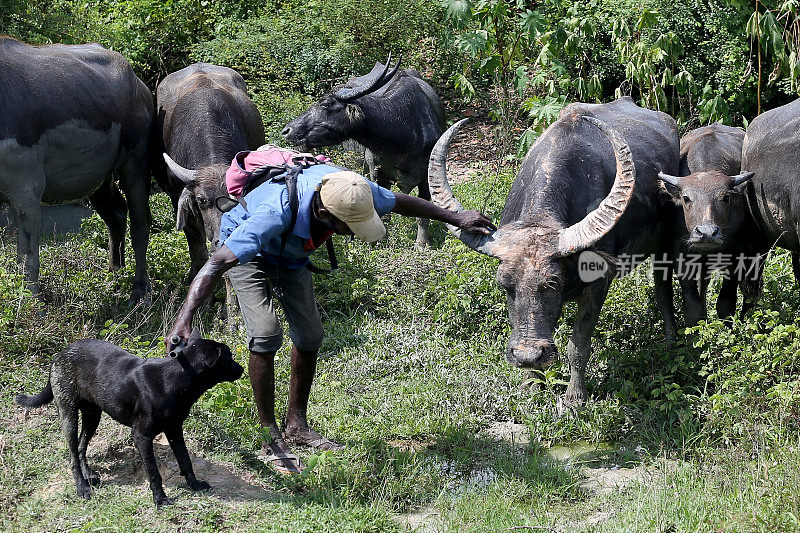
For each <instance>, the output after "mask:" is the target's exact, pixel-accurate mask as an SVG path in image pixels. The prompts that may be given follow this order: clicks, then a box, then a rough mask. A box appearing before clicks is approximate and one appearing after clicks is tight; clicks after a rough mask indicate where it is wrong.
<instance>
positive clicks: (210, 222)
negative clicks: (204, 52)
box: [156, 63, 264, 277]
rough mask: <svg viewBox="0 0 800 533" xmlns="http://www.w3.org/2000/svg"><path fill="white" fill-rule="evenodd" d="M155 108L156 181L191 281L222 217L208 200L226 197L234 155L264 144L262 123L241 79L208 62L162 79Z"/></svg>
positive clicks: (213, 239) (213, 243)
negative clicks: (183, 243) (169, 207)
mask: <svg viewBox="0 0 800 533" xmlns="http://www.w3.org/2000/svg"><path fill="white" fill-rule="evenodd" d="M156 106H157V109H158V115H157V126H156V129H157V134H158V135H159V136H160V138H161V149H162V150H163V152H165V153H164V154H163V161H161V162H160V164H159V165H158V166H156V169H158V171H157V172H156V179H157V181H158V183H159V186H161V187H162V188H163V189H164V190H165V191H166V192H167V194H168V195H169V197H170V199H171V200H172V204H173V207H174V208H175V211H176V218H177V223H176V226H177V228H178V229H183V231H184V233H185V234H186V240H187V241H188V243H189V256H190V258H191V262H192V266H191V271H190V273H189V275H190V277H194V274H196V273H197V271H198V270H199V269H200V268H201V267H202V266H203V264H205V262H206V260H207V259H208V249H207V247H206V240H208V241H210V242H211V244H212V248H213V249H216V247H217V242H218V239H219V223H220V219H221V217H222V213H220V211H219V210H217V209H216V208H215V207H214V200H215V199H216V198H218V197H220V196H227V191H226V189H225V171H226V170H227V169H228V167H229V166H230V164H231V161H232V160H233V158H234V156H235V155H236V154H237V152H241V151H244V150H255V149H256V148H258V147H259V146H260V145H262V144H264V124H263V122H262V121H261V115H260V114H259V112H258V109H257V108H256V106H255V105H254V104H253V102H252V101H251V100H250V98H249V97H248V96H247V86H246V85H245V82H244V79H243V78H242V76H241V75H239V73H237V72H236V71H234V70H232V69H229V68H227V67H220V66H217V65H212V64H209V63H195V64H193V65H189V66H188V67H186V68H183V69H181V70H179V71H177V72H173V73H171V74H169V75H168V76H167V77H166V78H164V79H163V80H162V81H161V83H159V84H158V88H157V89H156ZM161 155H162V153H161V151H159V152H158V154H157V157H158V159H161ZM164 161H165V162H166V166H164Z"/></svg>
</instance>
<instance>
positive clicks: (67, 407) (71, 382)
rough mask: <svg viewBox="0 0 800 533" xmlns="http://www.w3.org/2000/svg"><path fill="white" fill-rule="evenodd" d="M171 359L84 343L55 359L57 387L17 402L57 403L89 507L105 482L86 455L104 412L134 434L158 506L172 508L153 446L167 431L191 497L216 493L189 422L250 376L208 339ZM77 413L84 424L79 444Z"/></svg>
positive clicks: (74, 471) (224, 348) (50, 386)
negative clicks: (193, 445)
mask: <svg viewBox="0 0 800 533" xmlns="http://www.w3.org/2000/svg"><path fill="white" fill-rule="evenodd" d="M194 336H195V335H192V337H194ZM197 337H199V335H197ZM170 355H173V357H170V358H163V359H142V358H139V357H136V356H135V355H133V354H131V353H129V352H126V351H125V350H123V349H122V348H119V347H118V346H114V345H113V344H110V343H108V342H104V341H100V340H95V339H86V340H82V341H78V342H75V343H73V344H70V345H69V346H67V347H66V348H65V349H64V350H63V351H61V352H59V353H58V354H56V355H55V356H54V357H53V365H52V367H51V368H50V379H49V380H48V383H47V386H46V387H45V388H44V390H43V391H42V392H40V393H39V394H37V395H36V396H27V395H25V394H20V395H19V396H17V398H16V400H17V403H18V404H20V405H22V406H25V407H40V406H42V405H45V404H47V403H50V402H51V401H52V400H53V399H54V398H55V401H56V405H57V406H58V412H59V417H60V418H61V429H62V431H63V433H64V436H65V437H66V439H67V446H68V447H69V454H70V465H71V467H72V474H73V475H74V476H75V484H76V486H77V488H78V495H80V496H82V497H83V498H86V499H89V498H90V497H91V495H92V489H91V487H90V485H96V484H97V483H98V482H99V481H100V479H99V477H98V476H97V474H96V473H94V472H93V471H92V470H91V469H90V468H89V465H88V464H87V463H86V448H87V446H88V445H89V441H90V440H91V438H92V437H93V436H94V434H95V431H97V425H98V424H99V423H100V415H101V413H102V411H105V412H106V413H108V414H109V415H110V416H111V418H113V419H114V420H116V421H117V422H119V423H120V424H124V425H126V426H129V427H130V428H131V433H132V434H133V441H134V443H135V444H136V448H137V449H138V450H139V454H140V455H141V456H142V461H143V462H144V467H145V470H146V471H147V477H148V478H149V479H150V489H151V490H152V491H153V501H155V503H156V505H157V506H159V507H160V506H162V505H170V504H172V500H171V499H169V498H167V495H166V494H165V493H164V487H163V486H162V483H161V474H159V472H158V467H157V466H156V460H155V456H154V455H153V438H155V436H156V435H158V434H159V433H161V432H162V431H163V432H164V434H165V435H166V436H167V440H168V441H169V444H170V446H171V447H172V451H173V452H174V453H175V458H176V459H177V460H178V465H179V467H180V472H181V475H183V476H184V477H185V478H186V482H187V483H188V484H189V486H190V487H191V488H192V490H208V489H209V488H211V487H210V485H209V484H208V483H206V482H205V481H198V480H197V478H196V477H194V471H193V470H192V461H191V459H190V458H189V453H188V451H187V450H186V443H185V442H184V440H183V421H184V420H185V419H186V417H187V416H188V415H189V410H190V409H191V408H192V405H193V404H194V403H195V402H196V401H197V400H198V398H200V396H201V395H202V394H203V393H204V392H205V391H207V390H208V389H210V388H211V387H213V386H214V385H216V384H217V383H222V382H223V381H235V380H237V379H239V378H240V377H241V376H242V373H243V372H244V369H243V368H242V367H241V365H239V364H238V363H236V362H235V361H234V360H233V357H232V356H231V351H230V349H229V348H228V347H227V346H226V345H224V344H221V343H219V342H215V341H212V340H207V339H199V338H198V339H197V340H194V341H192V339H191V338H190V342H189V345H188V346H187V347H185V348H183V349H182V350H173V351H172V352H171V353H170ZM78 411H80V413H81V415H82V417H83V424H82V427H81V433H80V441H79V439H78Z"/></svg>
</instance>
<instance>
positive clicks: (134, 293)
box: [128, 281, 151, 305]
mask: <svg viewBox="0 0 800 533" xmlns="http://www.w3.org/2000/svg"><path fill="white" fill-rule="evenodd" d="M150 291H151V287H150V283H149V282H147V281H137V282H135V283H134V284H133V290H131V297H130V299H129V300H128V305H133V304H136V303H139V302H140V301H141V300H144V303H150Z"/></svg>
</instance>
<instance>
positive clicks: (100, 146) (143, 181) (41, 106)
mask: <svg viewBox="0 0 800 533" xmlns="http://www.w3.org/2000/svg"><path fill="white" fill-rule="evenodd" d="M152 126H153V95H152V93H151V92H150V90H149V89H148V88H147V87H146V86H145V84H144V83H142V81H141V80H140V79H139V78H137V77H136V75H135V74H134V73H133V69H132V68H131V66H130V64H129V63H128V62H127V61H126V60H125V58H123V57H122V56H121V55H120V54H118V53H117V52H112V51H110V50H106V49H105V48H103V47H102V46H100V45H99V44H94V43H93V44H84V45H61V44H54V45H46V46H31V45H28V44H24V43H21V42H19V41H17V40H15V39H12V38H10V37H2V36H0V198H2V200H3V201H4V202H7V203H8V204H10V206H11V208H12V210H13V212H14V215H15V217H16V222H17V228H18V229H17V250H18V253H19V258H20V263H21V264H23V265H24V271H25V277H26V279H27V281H28V285H29V287H30V288H31V290H32V292H34V293H36V292H38V290H39V234H40V231H41V204H42V203H45V204H48V203H53V204H58V203H67V202H72V201H74V200H79V199H81V198H86V197H88V198H89V201H90V202H91V204H92V207H94V209H95V210H96V211H97V213H98V214H99V215H100V217H101V218H102V219H103V221H104V222H105V223H106V225H107V226H108V230H109V241H108V248H109V264H110V267H111V268H112V269H118V268H120V267H122V266H123V261H124V257H125V253H124V247H125V226H126V220H127V215H128V213H130V217H131V240H132V241H133V251H134V256H135V258H136V270H135V276H134V284H133V292H132V295H131V297H132V299H136V298H139V297H141V296H142V295H144V293H145V292H146V291H147V289H148V281H147V263H146V261H147V258H146V256H147V242H148V238H149V233H150V230H149V224H150V208H149V204H148V195H149V191H150V176H149V170H148V151H149V147H150V133H151V130H152ZM115 177H116V178H117V179H118V183H119V186H120V188H121V189H122V191H123V192H124V193H125V198H123V196H122V194H120V190H119V189H118V188H117V183H116V182H115V180H114V178H115ZM126 199H127V202H126Z"/></svg>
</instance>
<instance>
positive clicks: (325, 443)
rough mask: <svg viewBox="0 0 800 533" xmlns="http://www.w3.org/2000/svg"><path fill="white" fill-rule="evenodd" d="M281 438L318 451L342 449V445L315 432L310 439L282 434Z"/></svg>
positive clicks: (288, 442) (289, 442) (294, 444)
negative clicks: (315, 435) (315, 434)
mask: <svg viewBox="0 0 800 533" xmlns="http://www.w3.org/2000/svg"><path fill="white" fill-rule="evenodd" d="M315 433H316V432H315ZM283 438H284V440H285V441H286V443H287V444H291V445H292V446H306V447H308V448H312V449H314V450H318V451H328V450H330V451H338V450H343V449H344V446H343V445H341V444H339V443H338V442H336V441H333V440H331V439H328V438H326V437H323V436H322V435H320V434H319V433H317V438H315V439H311V440H305V439H303V438H302V437H300V436H299V435H284V437H283Z"/></svg>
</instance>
